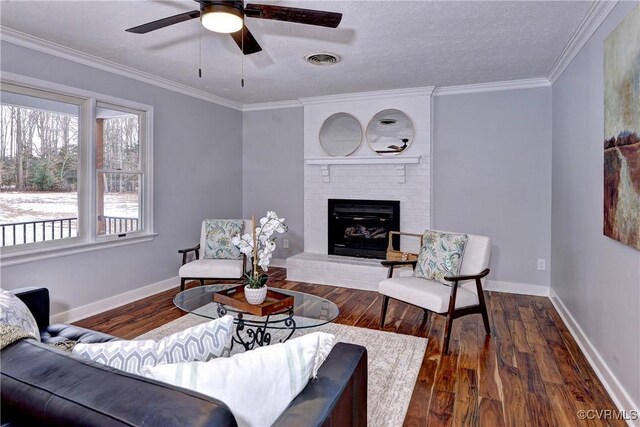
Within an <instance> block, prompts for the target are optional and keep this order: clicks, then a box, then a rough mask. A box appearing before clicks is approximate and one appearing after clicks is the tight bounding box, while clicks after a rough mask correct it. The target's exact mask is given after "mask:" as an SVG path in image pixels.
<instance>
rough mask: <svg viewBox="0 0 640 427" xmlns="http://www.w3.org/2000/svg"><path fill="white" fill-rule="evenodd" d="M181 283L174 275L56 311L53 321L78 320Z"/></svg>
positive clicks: (66, 321)
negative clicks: (85, 303) (59, 311)
mask: <svg viewBox="0 0 640 427" xmlns="http://www.w3.org/2000/svg"><path fill="white" fill-rule="evenodd" d="M179 285H180V278H179V277H178V276H176V277H172V278H170V279H167V280H163V281H161V282H157V283H152V284H150V285H147V286H143V287H141V288H137V289H133V290H131V291H128V292H124V293H122V294H118V295H114V296H112V297H109V298H105V299H103V300H100V301H96V302H92V303H90V304H87V305H83V306H81V307H76V308H72V309H71V310H68V311H63V312H62V313H56V314H54V315H52V316H51V323H71V322H76V321H78V320H81V319H84V318H87V317H90V316H93V315H96V314H99V313H102V312H104V311H107V310H111V309H114V308H117V307H120V306H122V305H125V304H129V303H131V302H134V301H137V300H139V299H142V298H146V297H149V296H151V295H154V294H157V293H160V292H163V291H166V290H169V289H171V288H175V287H177V286H179Z"/></svg>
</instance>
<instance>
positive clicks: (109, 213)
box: [96, 103, 144, 235]
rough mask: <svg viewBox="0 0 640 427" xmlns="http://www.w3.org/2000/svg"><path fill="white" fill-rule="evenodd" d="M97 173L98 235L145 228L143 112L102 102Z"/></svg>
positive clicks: (97, 143)
mask: <svg viewBox="0 0 640 427" xmlns="http://www.w3.org/2000/svg"><path fill="white" fill-rule="evenodd" d="M96 111H97V114H96V173H97V180H96V182H97V189H96V196H97V200H98V205H97V221H98V228H97V229H98V234H99V235H109V234H122V233H127V232H131V231H138V230H141V229H142V226H143V224H142V218H141V209H140V207H141V199H140V197H141V196H142V192H141V187H142V183H143V182H144V173H143V171H142V168H141V164H140V122H141V116H142V113H141V112H136V111H131V110H127V111H124V109H123V108H122V107H115V106H112V105H107V104H104V103H98V105H97V109H96Z"/></svg>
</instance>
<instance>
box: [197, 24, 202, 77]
mask: <svg viewBox="0 0 640 427" xmlns="http://www.w3.org/2000/svg"><path fill="white" fill-rule="evenodd" d="M198 78H202V27H200V31H199V32H198Z"/></svg>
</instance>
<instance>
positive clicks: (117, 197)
mask: <svg viewBox="0 0 640 427" xmlns="http://www.w3.org/2000/svg"><path fill="white" fill-rule="evenodd" d="M104 205H105V212H104V214H105V216H117V217H127V218H137V217H138V195H137V194H135V193H107V194H106V195H105V203H104ZM77 216H78V194H77V193H73V192H55V193H54V192H24V193H23V192H17V191H9V192H0V224H6V223H14V222H26V221H39V220H44V219H56V218H75V217H77Z"/></svg>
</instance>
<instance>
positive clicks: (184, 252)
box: [178, 243, 200, 254]
mask: <svg viewBox="0 0 640 427" xmlns="http://www.w3.org/2000/svg"><path fill="white" fill-rule="evenodd" d="M199 249H200V243H198V244H197V245H196V246H194V247H192V248H186V249H178V253H179V254H186V253H189V252H193V251H197V250H199Z"/></svg>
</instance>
